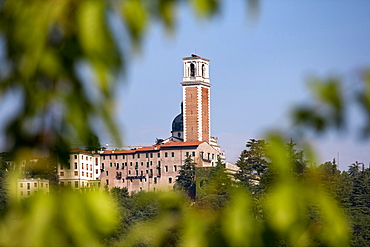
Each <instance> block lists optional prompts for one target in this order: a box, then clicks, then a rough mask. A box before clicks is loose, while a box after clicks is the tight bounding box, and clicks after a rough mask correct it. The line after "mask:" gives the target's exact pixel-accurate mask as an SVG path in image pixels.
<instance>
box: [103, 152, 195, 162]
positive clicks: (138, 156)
mask: <svg viewBox="0 0 370 247" xmlns="http://www.w3.org/2000/svg"><path fill="white" fill-rule="evenodd" d="M187 153H189V152H187ZM107 156H108V155H103V156H102V157H103V160H105V159H106V157H107ZM112 156H113V157H115V159H118V154H116V155H109V159H112ZM125 156H127V155H125V154H122V159H124V158H125ZM193 156H195V152H193ZM135 157H136V158H138V159H140V154H139V153H137V154H136V155H135V154H132V158H133V159H135ZM153 157H154V153H145V158H153ZM157 157H158V158H160V157H161V153H157ZM164 157H165V158H167V157H168V152H165V153H164ZM171 157H175V152H171Z"/></svg>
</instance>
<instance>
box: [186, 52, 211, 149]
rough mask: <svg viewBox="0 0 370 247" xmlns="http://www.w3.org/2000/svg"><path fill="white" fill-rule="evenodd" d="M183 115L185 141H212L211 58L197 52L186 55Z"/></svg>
mask: <svg viewBox="0 0 370 247" xmlns="http://www.w3.org/2000/svg"><path fill="white" fill-rule="evenodd" d="M183 62H184V77H183V79H182V83H181V85H182V88H183V91H182V92H183V117H184V120H183V121H184V141H185V142H189V141H206V142H208V143H209V142H210V133H211V131H210V90H211V86H212V85H211V83H210V80H209V60H208V59H205V58H201V57H199V56H197V55H195V54H192V55H191V57H184V58H183Z"/></svg>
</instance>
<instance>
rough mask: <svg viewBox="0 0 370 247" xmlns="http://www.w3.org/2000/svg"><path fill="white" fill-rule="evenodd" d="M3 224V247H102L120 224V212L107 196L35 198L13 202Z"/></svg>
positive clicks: (0, 227) (0, 225) (0, 231)
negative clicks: (118, 216) (104, 237)
mask: <svg viewBox="0 0 370 247" xmlns="http://www.w3.org/2000/svg"><path fill="white" fill-rule="evenodd" d="M10 203H11V206H10V207H8V209H7V211H6V213H5V214H4V215H3V216H2V218H1V221H0V236H1V238H0V245H1V246H100V245H101V242H100V241H101V238H102V236H105V235H106V234H109V233H110V232H111V231H112V230H113V229H114V227H115V226H116V223H117V210H116V206H115V204H114V202H113V201H111V198H110V197H108V196H107V195H106V194H104V193H98V192H89V193H83V194H82V193H81V194H80V193H71V192H70V191H68V190H65V191H62V192H60V193H58V194H57V195H54V196H49V195H45V194H42V193H38V194H35V195H33V196H31V197H29V198H27V199H26V200H23V201H21V202H10Z"/></svg>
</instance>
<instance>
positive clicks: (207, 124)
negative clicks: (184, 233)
mask: <svg viewBox="0 0 370 247" xmlns="http://www.w3.org/2000/svg"><path fill="white" fill-rule="evenodd" d="M181 85H182V92H183V98H182V103H181V113H180V114H179V115H177V116H176V117H175V119H174V120H173V122H172V131H171V136H170V137H168V138H166V139H157V141H156V143H155V144H154V145H153V146H149V147H141V148H137V149H133V150H119V151H117V150H106V151H104V152H101V153H100V154H91V155H90V156H91V157H90V156H89V157H90V159H89V157H88V158H87V161H88V162H90V160H91V164H90V163H89V164H87V163H86V162H87V161H86V162H82V161H81V162H77V161H76V159H75V158H76V155H77V154H71V162H72V158H73V162H72V164H73V165H71V166H70V167H68V168H67V170H68V169H71V171H66V170H64V171H59V172H62V174H63V175H64V176H62V177H61V181H62V182H63V183H66V182H68V184H71V185H72V182H73V184H76V185H74V187H75V188H76V189H77V188H81V187H91V186H90V185H89V184H88V179H90V180H91V182H93V183H95V184H96V183H97V182H98V181H99V185H100V186H101V187H105V186H107V187H108V188H109V189H111V188H113V187H120V188H123V187H126V188H128V191H129V192H134V191H140V190H146V191H154V190H168V189H171V188H172V187H173V185H174V183H175V180H176V176H177V175H178V174H179V170H180V169H181V166H182V165H183V162H184V160H185V159H186V157H187V156H190V157H191V158H192V159H193V161H194V162H195V163H197V166H199V167H212V166H215V165H216V162H217V160H218V159H221V160H225V157H224V154H223V153H222V152H221V151H220V147H219V146H218V145H217V141H218V140H217V138H215V137H212V136H211V119H210V98H211V86H212V85H211V83H210V78H209V60H208V59H205V58H202V57H199V56H197V55H194V54H193V55H191V56H190V57H185V58H183V79H182V82H181ZM81 155H85V154H81ZM77 156H78V155H77ZM85 156H86V155H85ZM93 156H94V157H93ZM95 156H99V157H95ZM77 158H79V156H78V157H77ZM97 162H100V164H99V170H97V169H96V167H97V166H98V164H97ZM80 163H81V164H82V166H83V164H84V163H86V164H85V166H86V169H87V168H89V169H90V170H91V171H90V170H84V168H83V167H82V168H81V169H80V167H79V164H80ZM76 164H77V166H76ZM72 169H73V171H72ZM80 173H81V174H80ZM84 173H85V174H84ZM68 174H72V175H73V179H72V178H69V177H70V176H67V175H68ZM97 175H98V176H99V178H98V179H97V178H96V176H97ZM81 176H82V177H81ZM85 176H88V177H86V178H85ZM76 178H77V179H76ZM82 178H83V179H82ZM72 180H73V181H72ZM85 180H86V181H85ZM76 181H78V182H76ZM77 183H78V184H77Z"/></svg>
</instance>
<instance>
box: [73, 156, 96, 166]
mask: <svg viewBox="0 0 370 247" xmlns="http://www.w3.org/2000/svg"><path fill="white" fill-rule="evenodd" d="M73 157H74V159H75V160H77V159H78V155H77V154H75V155H74V156H73ZM81 159H82V160H83V159H85V160H90V161H92V157H89V156H88V155H81ZM95 163H96V164H97V163H99V161H98V158H95Z"/></svg>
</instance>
